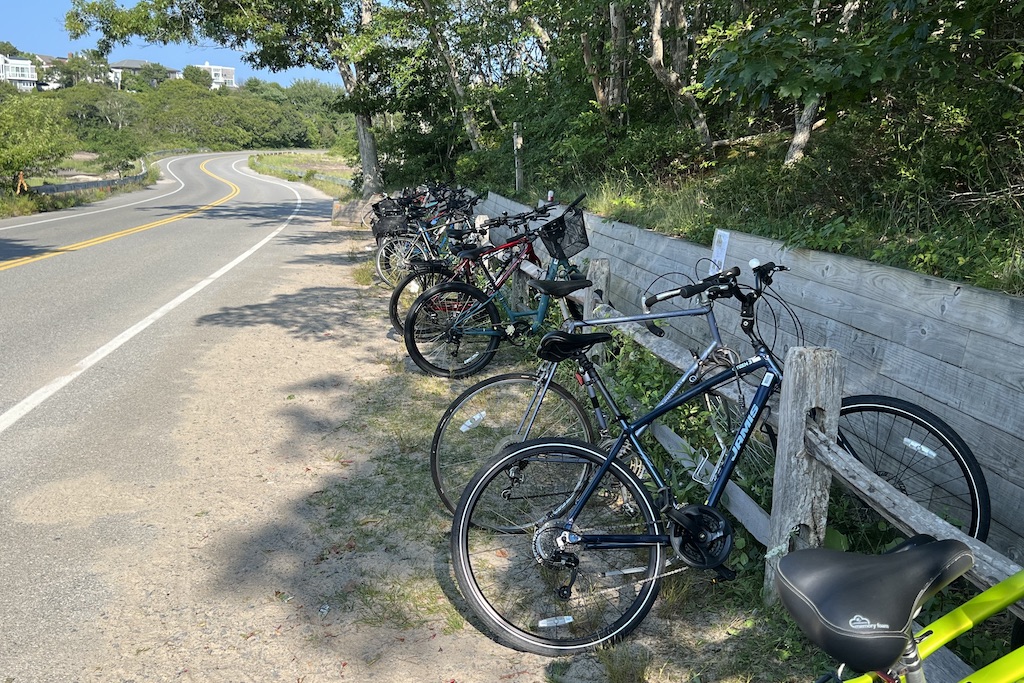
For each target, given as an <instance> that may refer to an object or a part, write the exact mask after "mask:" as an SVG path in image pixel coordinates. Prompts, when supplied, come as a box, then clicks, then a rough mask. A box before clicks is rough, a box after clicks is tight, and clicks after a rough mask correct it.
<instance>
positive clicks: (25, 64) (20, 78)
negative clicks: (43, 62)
mask: <svg viewBox="0 0 1024 683" xmlns="http://www.w3.org/2000/svg"><path fill="white" fill-rule="evenodd" d="M0 81H6V82H7V83H13V84H14V86H15V87H16V88H18V90H35V87H36V82H37V81H38V76H37V74H36V65H35V64H33V63H32V61H31V60H29V59H23V58H21V57H7V56H5V55H0Z"/></svg>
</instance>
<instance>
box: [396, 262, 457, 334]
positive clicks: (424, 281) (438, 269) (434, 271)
mask: <svg viewBox="0 0 1024 683" xmlns="http://www.w3.org/2000/svg"><path fill="white" fill-rule="evenodd" d="M454 278H455V273H454V272H453V271H452V269H451V268H449V267H448V266H447V265H444V264H440V263H424V264H422V265H417V266H414V267H413V269H412V270H411V271H410V272H409V273H407V274H406V275H405V277H403V278H402V279H400V280H399V281H398V284H396V285H395V289H394V291H393V292H391V300H390V301H389V302H388V317H389V318H390V319H391V327H393V328H394V329H395V332H398V333H399V334H401V333H402V332H403V331H404V330H405V318H406V316H408V315H409V309H410V308H411V307H412V305H413V303H414V302H415V301H416V299H417V298H418V297H419V295H420V294H422V293H423V292H425V291H426V290H428V289H430V288H431V287H433V286H434V285H439V284H441V283H443V282H451V281H452V280H453V279H454Z"/></svg>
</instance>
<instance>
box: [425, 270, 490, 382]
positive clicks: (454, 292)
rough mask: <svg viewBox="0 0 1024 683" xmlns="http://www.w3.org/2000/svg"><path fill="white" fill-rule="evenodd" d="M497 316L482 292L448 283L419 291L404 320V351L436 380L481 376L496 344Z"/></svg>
mask: <svg viewBox="0 0 1024 683" xmlns="http://www.w3.org/2000/svg"><path fill="white" fill-rule="evenodd" d="M501 334H502V332H501V316H500V315H499V314H498V307H497V306H495V305H494V302H493V301H491V300H490V299H489V298H488V297H487V295H486V294H484V293H483V292H482V291H480V290H479V289H477V288H476V287H473V286H471V285H467V284H465V283H461V282H448V283H445V284H442V285H437V286H436V287H431V288H430V289H428V290H427V291H425V292H423V294H421V295H420V296H419V298H418V299H416V301H415V302H414V303H413V305H412V308H410V309H409V315H408V317H407V318H406V320H405V348H406V350H407V351H408V352H409V356H410V357H411V358H412V360H413V362H414V363H416V365H417V366H418V367H419V368H420V369H421V370H423V371H424V372H426V373H427V374H429V375H435V376H437V377H452V378H460V377H468V376H469V375H472V374H474V373H476V372H480V370H482V369H483V368H484V366H486V365H487V364H488V363H490V362H491V359H493V358H494V354H495V353H496V352H497V350H498V345H499V344H500V343H501Z"/></svg>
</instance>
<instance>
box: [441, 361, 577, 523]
mask: <svg viewBox="0 0 1024 683" xmlns="http://www.w3.org/2000/svg"><path fill="white" fill-rule="evenodd" d="M540 381H541V378H540V377H539V376H538V375H536V374H531V373H523V372H515V373H509V374H505V375H498V376H496V377H490V378H488V379H485V380H483V381H481V382H477V383H476V384H474V385H473V386H471V387H469V388H468V389H466V390H465V391H464V392H462V394H461V395H459V397H458V398H456V399H455V400H454V401H452V403H451V405H449V406H448V409H447V410H445V412H444V415H443V416H442V417H441V421H440V422H438V424H437V429H435V430H434V439H433V441H432V443H431V444H430V474H431V476H432V477H433V480H434V487H435V488H436V489H437V495H438V496H440V498H441V502H443V503H444V505H445V507H446V508H448V509H449V510H450V511H452V512H454V511H455V506H456V505H457V504H458V502H459V497H460V496H461V495H462V490H463V489H464V488H465V486H466V483H467V482H469V480H470V478H472V476H473V475H474V474H475V473H476V471H477V470H479V469H480V467H482V466H483V465H484V464H485V463H486V462H487V461H488V460H490V459H491V458H492V457H494V455H495V454H497V453H498V452H499V451H501V450H502V449H503V448H504V447H505V446H507V445H509V444H512V443H518V442H521V441H525V440H526V439H534V438H537V437H541V436H562V437H566V438H570V439H579V440H581V441H587V442H594V441H596V439H597V432H596V431H595V430H594V427H593V424H592V423H591V421H590V419H589V418H588V417H587V412H586V410H584V409H583V406H581V405H580V403H579V401H577V400H576V398H575V397H574V396H573V395H572V393H571V392H570V391H569V390H568V389H566V388H565V387H563V386H562V385H560V384H558V383H557V382H554V381H552V382H551V383H550V384H549V385H548V388H547V391H546V392H545V393H544V394H543V395H541V396H538V392H539V391H540V390H541V389H542V386H541V384H540ZM538 400H539V405H538Z"/></svg>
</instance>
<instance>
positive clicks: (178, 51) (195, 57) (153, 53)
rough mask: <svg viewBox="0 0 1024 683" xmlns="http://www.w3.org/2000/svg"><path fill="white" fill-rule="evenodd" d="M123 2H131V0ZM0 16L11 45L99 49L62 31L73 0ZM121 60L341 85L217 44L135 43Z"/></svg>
mask: <svg viewBox="0 0 1024 683" xmlns="http://www.w3.org/2000/svg"><path fill="white" fill-rule="evenodd" d="M120 4H122V5H126V6H130V5H131V4H133V3H132V2H131V0H121V2H120ZM4 5H5V7H4V10H3V12H2V14H0V40H6V41H7V42H9V43H13V44H14V46H15V47H17V48H18V49H19V50H21V51H22V52H32V53H35V54H43V55H51V56H54V57H63V56H66V55H67V54H68V53H69V52H78V51H79V50H85V49H91V48H95V47H96V38H97V37H96V36H91V37H88V38H84V39H81V40H76V41H73V40H71V39H70V38H69V37H68V34H67V31H65V30H64V15H65V14H67V12H68V10H70V9H71V0H16V1H14V2H5V3H4ZM122 59H144V60H146V61H148V62H159V63H160V64H163V65H164V66H166V67H169V68H172V69H179V70H180V69H184V68H185V67H186V66H188V65H189V64H203V63H205V62H209V63H210V64H214V65H217V66H232V67H234V68H235V81H236V82H237V83H239V84H241V83H244V82H245V80H246V79H247V78H252V77H256V78H259V79H262V80H265V81H275V82H277V83H280V84H281V85H283V86H289V85H291V84H292V82H293V81H296V80H300V79H310V80H317V81H321V82H323V83H329V84H331V85H338V86H340V85H341V76H340V75H339V74H338V72H337V71H318V70H317V69H311V68H305V69H290V70H288V71H282V72H279V73H273V72H270V71H260V70H257V69H253V68H252V67H251V66H249V65H248V64H246V63H245V62H243V61H242V54H241V53H239V52H235V51H233V50H227V49H224V48H221V47H217V46H215V45H213V44H209V45H204V46H195V45H147V44H145V43H143V42H137V43H132V44H130V45H127V46H124V47H117V48H115V49H114V50H113V51H112V52H111V53H110V56H109V60H110V61H111V62H117V61H120V60H122Z"/></svg>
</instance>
